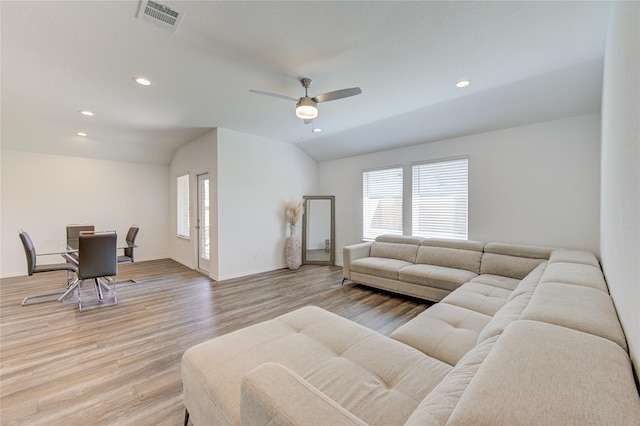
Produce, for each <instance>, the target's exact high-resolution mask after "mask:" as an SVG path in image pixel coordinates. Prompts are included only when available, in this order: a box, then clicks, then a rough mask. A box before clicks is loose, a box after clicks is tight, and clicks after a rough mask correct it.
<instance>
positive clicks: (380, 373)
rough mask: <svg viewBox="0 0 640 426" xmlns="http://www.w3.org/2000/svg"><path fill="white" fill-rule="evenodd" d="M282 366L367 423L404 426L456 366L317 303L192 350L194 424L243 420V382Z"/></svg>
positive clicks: (188, 398) (186, 373)
mask: <svg viewBox="0 0 640 426" xmlns="http://www.w3.org/2000/svg"><path fill="white" fill-rule="evenodd" d="M267 362H275V363H278V364H281V365H283V366H285V367H286V368H288V369H289V370H291V371H293V372H294V373H295V374H297V375H298V376H300V377H301V378H303V379H304V380H305V381H306V382H308V383H309V384H310V385H311V386H313V387H314V388H315V389H317V390H318V391H320V392H322V393H323V394H325V395H326V396H327V397H328V398H330V399H332V400H333V401H335V402H336V403H338V404H339V405H341V406H342V407H344V408H345V409H346V410H347V411H349V412H351V413H353V414H354V415H355V416H356V417H358V418H360V419H362V420H363V421H365V422H366V423H368V424H372V425H373V424H380V425H389V424H402V423H404V422H405V421H406V420H407V419H408V418H409V416H410V415H411V413H412V412H413V411H414V410H415V408H416V407H417V406H418V404H419V402H420V401H421V400H422V399H423V398H424V397H425V396H426V395H427V394H428V393H429V392H430V391H431V390H432V389H433V388H434V387H435V386H436V385H437V384H438V383H439V382H440V381H442V379H443V378H444V376H445V375H446V374H447V373H448V372H449V370H451V366H450V365H448V364H446V363H443V362H441V361H438V360H436V359H434V358H431V357H428V356H426V355H424V354H423V353H422V352H420V351H418V350H416V349H414V348H412V347H410V346H407V345H405V344H403V343H400V342H397V341H395V340H393V339H389V338H387V337H385V336H382V335H381V334H378V333H376V332H374V331H372V330H370V329H368V328H366V327H363V326H361V325H359V324H356V323H354V322H352V321H349V320H347V319H345V318H342V317H339V316H337V315H335V314H332V313H329V312H327V311H324V310H322V309H320V308H317V307H306V308H302V309H298V310H296V311H293V312H290V313H288V314H285V315H282V316H280V317H278V318H275V319H273V320H270V321H266V322H263V323H260V324H256V325H253V326H250V327H247V328H244V329H241V330H237V331H234V332H232V333H229V334H226V335H224V336H221V337H218V338H216V339H213V340H209V341H207V342H204V343H201V344H199V345H196V346H194V347H192V348H190V349H188V350H187V351H186V352H185V354H184V356H183V358H182V378H183V384H184V400H185V405H186V407H187V409H188V410H189V413H190V414H191V416H192V418H193V422H194V424H238V423H239V416H240V389H241V381H242V378H243V377H244V376H246V375H247V373H249V372H250V371H251V370H253V369H254V368H256V367H258V366H260V365H262V364H264V363H267Z"/></svg>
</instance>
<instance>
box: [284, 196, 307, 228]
mask: <svg viewBox="0 0 640 426" xmlns="http://www.w3.org/2000/svg"><path fill="white" fill-rule="evenodd" d="M303 210H304V207H303V204H302V201H287V203H286V204H285V207H284V211H285V214H286V216H287V222H289V225H295V224H296V222H297V221H298V218H299V217H300V215H301V214H302V212H303Z"/></svg>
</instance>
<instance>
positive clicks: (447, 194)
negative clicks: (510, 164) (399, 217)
mask: <svg viewBox="0 0 640 426" xmlns="http://www.w3.org/2000/svg"><path fill="white" fill-rule="evenodd" d="M468 168H469V159H468V158H457V159H451V160H443V161H435V162H430V163H424V164H416V165H414V166H413V201H412V228H413V229H412V235H415V236H420V237H428V238H459V239H465V240H466V239H467V199H468Z"/></svg>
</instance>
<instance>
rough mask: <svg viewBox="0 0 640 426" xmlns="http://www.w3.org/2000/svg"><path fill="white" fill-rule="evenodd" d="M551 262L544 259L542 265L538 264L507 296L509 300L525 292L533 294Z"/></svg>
mask: <svg viewBox="0 0 640 426" xmlns="http://www.w3.org/2000/svg"><path fill="white" fill-rule="evenodd" d="M548 265H549V263H548V262H547V261H543V262H542V263H541V264H540V265H538V266H536V267H535V268H534V269H533V271H531V272H530V273H529V275H527V276H526V277H524V278H523V279H522V280H521V281H520V282H519V283H518V285H517V286H516V288H515V289H514V290H513V291H512V292H511V294H510V295H509V297H508V298H507V302H509V300H511V299H513V298H515V297H517V296H519V295H521V294H523V293H528V294H529V295H532V294H533V292H534V291H535V289H536V288H537V287H538V285H539V284H540V281H541V280H542V277H544V276H545V273H546V271H547V267H548Z"/></svg>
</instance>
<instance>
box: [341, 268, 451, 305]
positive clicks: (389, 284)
mask: <svg viewBox="0 0 640 426" xmlns="http://www.w3.org/2000/svg"><path fill="white" fill-rule="evenodd" d="M351 281H353V282H355V283H358V284H362V285H366V286H369V287H374V288H378V289H381V290H387V291H391V292H393V293H398V294H404V295H405V296H411V297H416V298H418V299H424V300H429V301H432V302H439V301H441V300H442V299H443V298H444V297H445V296H447V295H448V294H449V293H451V292H450V291H448V290H442V289H439V288H433V287H425V286H423V285H418V284H411V283H405V282H401V281H398V280H390V279H388V278H382V277H375V276H373V275H366V274H361V273H359V272H352V273H351Z"/></svg>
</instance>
